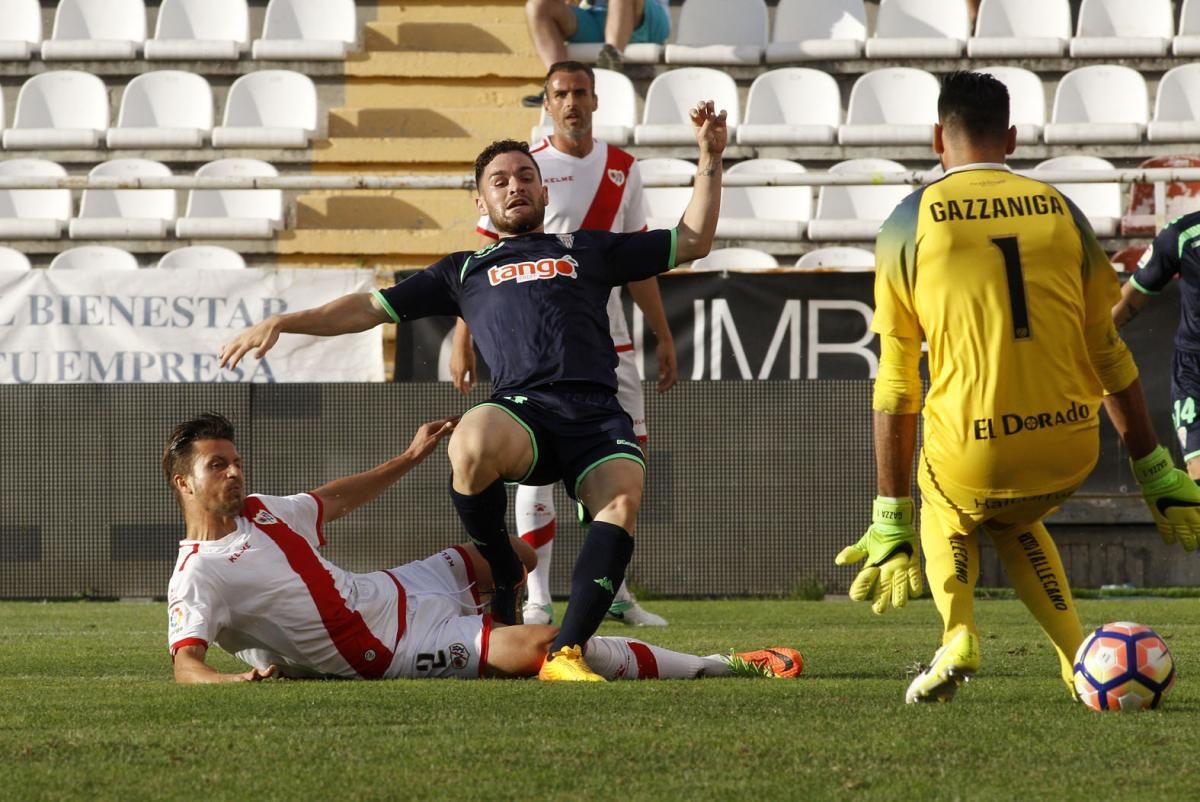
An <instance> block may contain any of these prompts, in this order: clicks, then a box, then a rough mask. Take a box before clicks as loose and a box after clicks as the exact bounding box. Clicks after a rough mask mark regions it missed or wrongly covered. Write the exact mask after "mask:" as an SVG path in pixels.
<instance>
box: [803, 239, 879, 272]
mask: <svg viewBox="0 0 1200 802" xmlns="http://www.w3.org/2000/svg"><path fill="white" fill-rule="evenodd" d="M796 267H799V268H804V269H808V270H816V269H821V268H827V269H835V270H841V271H845V272H855V273H858V272H864V271H869V270H874V269H875V254H873V253H872V252H871V251H868V250H866V249H865V248H851V247H848V246H841V247H829V248H814V249H813V250H811V251H809V252H808V253H806V254H804V255H803V256H801V257H800V258H799V259H797V260H796Z"/></svg>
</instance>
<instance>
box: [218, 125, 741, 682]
mask: <svg viewBox="0 0 1200 802" xmlns="http://www.w3.org/2000/svg"><path fill="white" fill-rule="evenodd" d="M689 115H690V118H691V121H692V124H693V126H694V128H695V134H696V142H697V144H698V145H699V148H700V162H699V166H698V169H697V172H696V177H695V182H694V184H693V187H692V196H691V200H690V201H689V203H688V206H687V208H686V209H685V210H684V213H683V216H682V217H681V218H680V220H679V223H678V225H677V226H676V227H675V228H672V229H659V230H654V231H645V232H638V233H634V234H611V233H608V232H601V231H577V232H574V233H572V234H557V235H554V234H546V233H544V232H543V231H542V224H543V221H544V218H545V207H546V202H547V197H546V188H545V186H544V185H543V184H542V179H541V175H540V174H539V173H538V166H537V162H536V161H534V159H533V156H531V155H530V154H529V147H528V145H526V144H525V143H524V142H515V141H513V140H504V141H500V142H494V143H492V144H491V145H489V146H488V147H487V148H485V149H484V150H483V152H482V153H480V154H479V157H478V158H477V159H476V161H475V180H476V184H477V185H478V187H479V197H477V198H476V199H475V204H476V208H477V209H478V210H479V211H480V213H482V212H484V211H486V212H487V214H488V216H489V217H490V218H491V220H492V223H493V224H494V225H495V226H496V229H497V230H498V231H499V232H500V239H499V241H497V242H496V243H494V244H492V245H490V246H488V247H487V248H483V249H482V250H479V251H476V252H474V253H470V252H466V251H463V252H459V253H453V254H450V255H449V256H446V257H444V258H443V259H441V260H439V261H438V262H437V263H435V264H433V265H431V266H430V267H428V268H426V269H425V270H423V271H421V272H419V273H416V274H415V275H413V276H410V277H409V278H407V279H405V280H404V281H402V282H401V283H399V284H397V285H396V286H394V287H391V288H389V289H387V290H383V291H377V292H373V293H354V294H351V295H347V296H344V297H342V298H339V299H337V300H334V301H331V302H330V303H327V304H325V305H324V306H320V307H317V308H315V309H307V310H302V311H298V312H289V313H287V314H282V315H273V316H272V317H269V318H267V319H266V320H264V321H262V322H260V323H258V324H256V325H254V326H252V327H250V328H249V329H247V330H246V331H244V332H242V333H241V334H240V335H238V336H237V337H235V338H234V339H233V340H231V341H230V342H229V343H227V344H226V345H225V346H224V348H222V350H221V357H220V361H221V365H222V366H226V365H228V366H230V367H234V366H236V365H237V363H238V362H239V361H240V360H241V359H242V357H244V356H245V355H246V354H247V353H249V352H251V351H253V352H254V354H255V356H256V357H258V358H262V357H263V356H265V355H266V354H267V352H268V351H269V350H270V349H271V347H272V346H273V345H274V344H275V342H276V341H277V340H278V339H279V336H280V335H281V334H286V333H293V334H310V335H317V336H326V337H329V336H334V335H338V334H348V333H351V332H355V331H365V330H366V329H369V328H372V327H374V326H377V325H379V324H381V323H384V322H387V321H389V320H390V321H394V322H397V323H399V322H403V321H406V320H413V319H416V318H420V317H425V316H430V315H455V316H458V317H462V318H463V319H464V320H466V321H467V323H468V324H469V325H470V326H471V329H472V331H473V332H474V334H475V339H476V342H478V344H479V348H480V351H481V352H482V354H483V358H484V359H485V360H487V363H488V365H489V366H490V367H491V369H492V377H493V390H492V391H493V395H492V397H491V399H490V400H489V401H487V402H485V403H483V404H479V405H476V406H475V407H473V408H472V409H470V410H468V411H467V413H466V414H465V415H464V416H463V419H462V421H461V422H460V423H459V425H458V428H457V429H456V430H455V432H454V435H453V437H452V438H451V440H450V447H449V453H450V463H451V467H452V469H453V473H452V476H451V486H450V498H451V501H452V502H453V504H454V507H455V509H456V510H457V512H458V515H459V518H460V520H462V522H463V526H464V527H465V529H466V531H467V535H468V537H469V538H470V539H471V542H473V543H475V545H477V546H478V547H479V550H480V552H481V553H482V554H483V556H484V557H485V558H486V559H487V562H488V565H489V566H490V567H491V571H492V576H493V577H494V581H495V589H494V592H493V596H492V611H493V613H495V614H496V615H497V616H498V617H499V618H500V620H502V621H504V622H505V623H514V622H515V620H516V616H517V609H516V600H517V591H518V588H519V585H520V583H521V582H522V581H523V579H524V570H523V568H522V566H521V563H520V560H519V559H518V558H517V555H516V552H515V551H514V550H513V547H512V545H511V544H510V543H509V537H508V530H507V524H506V523H505V512H506V509H507V506H508V496H507V492H506V490H505V487H504V483H505V481H506V480H507V481H513V482H517V483H518V484H547V483H549V482H553V481H559V480H561V481H562V482H563V483H564V486H565V487H566V490H567V492H568V494H570V496H571V497H572V498H573V499H576V500H577V501H580V502H582V503H583V505H584V507H585V509H586V510H587V511H588V512H589V513H590V514H591V516H592V523H591V524H590V525H589V526H588V532H587V536H586V537H585V539H584V544H583V548H582V549H580V553H579V557H578V559H577V560H576V562H575V570H574V572H573V573H572V577H571V603H570V606H569V607H568V608H567V612H566V615H565V616H564V617H563V622H562V629H561V630H560V631H559V633H558V634H557V635H556V636H555V638H554V642H553V644H552V652H551V658H550V659H549V660H547V661H546V663H545V665H544V666H543V667H542V669H541V671H540V672H539V677H541V678H543V679H546V680H589V679H591V678H592V671H591V669H590V668H588V665H587V663H586V661H585V660H584V659H583V656H582V654H581V647H582V645H583V644H585V643H586V642H587V640H588V638H590V637H591V636H592V635H593V634H595V632H596V629H597V628H598V627H599V626H600V623H601V621H603V619H604V617H605V615H607V613H608V609H609V606H610V605H611V604H612V601H613V597H614V595H615V593H616V589H617V588H618V587H620V586H621V583H622V582H623V581H624V579H625V567H626V566H627V565H628V564H629V558H630V556H631V555H632V554H633V532H634V528H635V525H636V523H637V515H638V510H639V508H640V505H641V498H642V488H643V485H644V481H645V462H644V460H643V457H642V451H641V448H640V447H639V446H638V444H637V436H636V435H635V434H634V432H633V424H632V422H631V421H630V418H629V415H628V414H627V413H626V412H625V411H624V410H623V409H621V406H620V404H619V403H618V402H617V395H616V393H617V378H616V364H617V357H616V354H615V353H613V346H612V338H611V337H610V336H609V334H608V326H609V322H608V314H607V305H608V297H609V295H610V293H611V291H612V288H613V287H616V286H620V285H622V284H627V283H628V282H630V281H637V280H640V279H645V278H649V277H651V276H653V275H656V274H658V273H662V272H665V271H667V270H670V269H671V268H673V267H674V266H675V264H676V263H677V262H688V261H691V260H693V259H697V258H699V257H701V256H704V255H705V254H707V253H708V252H709V250H710V249H711V248H712V243H713V239H714V237H715V235H716V228H717V216H718V214H719V213H720V207H721V167H722V165H721V155H722V153H724V151H725V145H726V142H727V139H728V135H727V128H726V123H725V120H726V113H725V112H720V113H718V112H717V111H716V109H715V108H714V106H713V103H712V101H707V102H701V103H698V104H697V105H696V106H695V107H693V108H692V109H691V110H690V112H689Z"/></svg>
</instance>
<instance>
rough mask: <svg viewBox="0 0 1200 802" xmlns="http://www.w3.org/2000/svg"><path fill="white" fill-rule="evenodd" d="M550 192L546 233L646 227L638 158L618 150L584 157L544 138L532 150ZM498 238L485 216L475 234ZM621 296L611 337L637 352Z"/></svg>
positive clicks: (611, 303) (612, 313)
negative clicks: (563, 149) (564, 150)
mask: <svg viewBox="0 0 1200 802" xmlns="http://www.w3.org/2000/svg"><path fill="white" fill-rule="evenodd" d="M531 153H532V154H533V158H534V160H535V161H537V164H538V169H539V170H540V171H541V173H542V183H543V184H545V185H546V188H547V189H548V190H549V195H550V202H549V205H547V206H546V222H545V229H546V233H547V234H570V233H571V232H574V231H579V230H580V229H588V230H599V231H613V232H616V233H618V234H623V233H627V232H630V231H642V230H644V229H645V228H646V206H645V201H644V200H643V197H642V175H641V172H640V171H639V170H638V166H637V161H636V160H635V159H634V157H633V155H632V154H630V153H627V152H626V151H624V150H621V149H620V148H618V147H617V146H615V145H608V144H605V143H604V142H601V141H600V140H593V145H592V151H591V153H589V154H588V155H586V156H584V157H583V158H578V157H576V156H571V155H569V154H566V153H563V152H562V151H561V150H558V149H557V148H555V147H554V145H552V144H551V143H550V140H549V139H543V140H542V141H541V143H540V144H538V145H535V146H534V147H533V149H532V151H531ZM475 230H476V231H477V232H479V233H480V234H482V235H484V236H486V237H492V238H495V237H496V230H495V228H494V227H493V226H492V221H491V219H490V218H488V217H487V216H486V215H484V216H483V217H481V218H480V220H479V224H478V226H477V227H476V229H475ZM620 293H621V291H620V289H619V288H618V289H614V290H613V291H612V294H611V295H609V297H608V322H609V334H610V335H611V336H612V339H613V345H615V346H616V348H617V350H618V351H628V350H632V348H633V344H632V340H631V339H630V337H629V327H628V325H627V324H626V322H625V313H624V311H623V310H622V309H621V295H620Z"/></svg>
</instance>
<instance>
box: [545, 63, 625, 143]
mask: <svg viewBox="0 0 1200 802" xmlns="http://www.w3.org/2000/svg"><path fill="white" fill-rule="evenodd" d="M595 74H596V100H597V101H598V103H599V105H598V107H597V109H596V113H595V114H594V115H592V136H594V137H596V139H599V140H601V141H602V142H609V143H611V144H613V145H625V144H627V143H628V142H629V140H630V139H632V138H633V127H634V126H635V125H637V93H636V92H635V91H634V89H633V82H632V81H630V80H629V79H628V78H626V77H625V76H624V75H623V74H622V73H619V72H614V71H613V70H595ZM552 133H554V123H553V121H551V119H550V116H549V115H548V114H546V109H545V108H544V107H543V108H542V118H541V120H540V121H539V122H538V125H537V126H536V127H535V128H534V129H533V133H532V134H531V136H532V141H534V142H537V141H538V140H540V139H542V138H543V137H548V136H550V134H552Z"/></svg>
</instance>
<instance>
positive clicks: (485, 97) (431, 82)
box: [342, 76, 542, 114]
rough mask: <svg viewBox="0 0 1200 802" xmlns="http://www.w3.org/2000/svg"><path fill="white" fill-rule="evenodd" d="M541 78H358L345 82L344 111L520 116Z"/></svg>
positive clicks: (540, 86)
mask: <svg viewBox="0 0 1200 802" xmlns="http://www.w3.org/2000/svg"><path fill="white" fill-rule="evenodd" d="M541 88H542V82H541V78H540V76H539V78H537V79H529V80H526V79H514V78H475V79H459V80H452V79H435V78H423V79H412V78H390V79H384V78H378V79H370V78H360V79H354V80H351V81H347V82H346V87H345V94H344V100H343V101H342V103H343V106H344V107H345V108H351V109H413V108H415V109H421V108H443V109H447V108H448V109H498V110H501V111H503V112H504V113H506V114H507V113H509V112H514V111H515V112H523V111H524V109H523V108H522V107H521V98H522V97H524V96H525V95H532V94H536V93H537V92H540V91H541Z"/></svg>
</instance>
